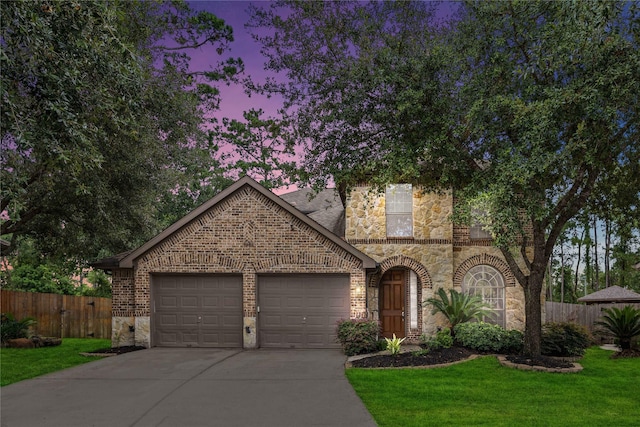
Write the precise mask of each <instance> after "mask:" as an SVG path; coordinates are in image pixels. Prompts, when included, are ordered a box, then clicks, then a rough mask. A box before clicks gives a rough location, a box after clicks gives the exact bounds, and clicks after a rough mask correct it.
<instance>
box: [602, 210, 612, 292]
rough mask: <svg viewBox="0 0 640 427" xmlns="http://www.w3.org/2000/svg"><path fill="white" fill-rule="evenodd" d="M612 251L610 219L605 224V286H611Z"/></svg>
mask: <svg viewBox="0 0 640 427" xmlns="http://www.w3.org/2000/svg"><path fill="white" fill-rule="evenodd" d="M610 250H611V221H610V220H609V219H607V220H605V222H604V286H605V287H606V288H608V287H609V286H611V277H610V273H611V272H610V268H609V257H610V256H611V254H610Z"/></svg>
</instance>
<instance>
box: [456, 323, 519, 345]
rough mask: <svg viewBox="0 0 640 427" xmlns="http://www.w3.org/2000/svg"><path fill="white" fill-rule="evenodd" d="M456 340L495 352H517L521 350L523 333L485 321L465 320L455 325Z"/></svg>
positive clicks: (462, 343)
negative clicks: (465, 321)
mask: <svg viewBox="0 0 640 427" xmlns="http://www.w3.org/2000/svg"><path fill="white" fill-rule="evenodd" d="M455 332H456V341H458V342H459V343H460V344H461V345H462V346H464V347H467V348H470V349H473V350H477V351H491V352H495V353H518V352H520V351H521V350H522V346H523V342H524V335H523V334H522V332H520V331H517V330H509V331H508V330H506V329H504V328H503V327H501V326H498V325H492V324H490V323H485V322H467V323H461V324H459V325H458V326H456V331H455Z"/></svg>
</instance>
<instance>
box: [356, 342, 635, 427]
mask: <svg viewBox="0 0 640 427" xmlns="http://www.w3.org/2000/svg"><path fill="white" fill-rule="evenodd" d="M610 355H611V352H610V351H606V350H602V349H600V348H597V347H592V348H590V349H588V350H587V352H586V353H585V356H584V358H583V359H581V360H580V364H581V365H582V366H583V367H584V370H583V371H582V372H580V373H579V374H554V373H546V372H525V371H520V370H517V369H511V368H505V367H502V366H500V364H499V363H498V361H497V360H496V358H495V357H482V358H479V359H475V360H471V361H468V362H465V363H461V364H457V365H453V366H449V367H445V368H439V369H347V371H346V376H347V378H348V380H349V382H350V383H351V385H352V386H353V388H354V390H355V391H356V393H357V394H358V396H359V397H360V398H361V399H362V401H363V403H364V404H365V406H366V408H367V410H368V411H369V412H370V413H371V415H372V416H373V418H374V420H375V422H376V424H377V425H379V426H403V427H412V426H433V425H439V426H456V425H461V424H464V425H473V426H480V425H487V426H512V425H514V420H517V424H518V425H519V426H522V427H533V426H553V427H562V426H581V425H585V424H588V425H592V426H607V425H611V418H612V417H613V418H615V425H616V426H629V427H631V426H637V424H638V416H637V411H633V410H630V408H637V407H640V395H639V394H638V393H634V392H632V390H635V389H636V388H637V384H638V373H639V372H640V359H639V358H635V359H617V360H612V359H610ZM613 390H620V391H621V392H613ZM425 402H429V404H428V405H426V404H425ZM461 402H464V404H461ZM531 408H540V410H535V411H532V410H531Z"/></svg>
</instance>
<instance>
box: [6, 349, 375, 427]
mask: <svg viewBox="0 0 640 427" xmlns="http://www.w3.org/2000/svg"><path fill="white" fill-rule="evenodd" d="M344 362H345V357H344V355H342V354H341V353H340V352H339V351H338V350H255V351H238V350H220V349H168V348H153V349H150V350H142V351H137V352H133V353H128V354H123V355H120V356H116V357H109V358H105V359H102V360H97V361H94V362H91V363H88V364H85V365H81V366H77V367H74V368H70V369H67V370H64V371H60V372H56V373H53V374H49V375H45V376H42V377H39V378H35V379H32V380H27V381H22V382H19V383H16V384H12V385H10V386H6V387H3V388H2V389H0V398H1V410H2V412H1V413H0V421H1V425H2V427H20V426H25V427H32V426H54V427H57V426H60V427H63V426H64V427H72V426H82V427H87V426H109V427H121V426H136V427H139V426H181V427H182V426H279V427H282V426H352V427H357V426H363V427H364V426H375V422H374V421H373V418H372V417H371V415H370V414H369V413H368V412H367V410H366V409H365V407H364V405H363V404H362V401H361V400H360V399H359V398H358V396H357V395H356V394H355V392H354V391H353V389H352V388H351V385H350V384H349V382H348V381H347V379H346V378H345V376H344Z"/></svg>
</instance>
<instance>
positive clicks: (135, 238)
mask: <svg viewBox="0 0 640 427" xmlns="http://www.w3.org/2000/svg"><path fill="white" fill-rule="evenodd" d="M0 7H1V29H2V36H1V39H2V42H1V43H0V49H1V52H0V61H1V67H2V75H1V83H0V85H1V86H0V93H1V95H0V96H1V97H2V111H1V118H0V126H1V128H0V138H1V150H2V151H1V157H0V160H1V162H2V170H1V171H0V173H1V175H0V180H1V181H2V188H1V196H2V201H1V207H0V212H2V215H3V218H2V229H1V232H0V234H2V235H3V236H5V237H7V238H9V237H10V239H11V242H12V245H15V244H16V243H17V241H18V240H19V239H20V238H21V237H22V236H29V237H32V238H33V239H35V241H36V242H37V244H38V246H39V248H40V249H41V250H43V251H45V252H47V253H52V254H53V253H55V254H62V255H63V256H80V257H82V258H85V259H86V257H91V256H95V255H97V253H98V251H99V250H101V249H102V250H103V251H106V252H107V253H108V252H111V253H112V251H119V250H124V249H129V248H130V247H133V246H135V245H136V244H137V243H138V242H140V239H144V238H145V237H147V236H148V235H149V234H151V233H154V232H155V231H157V226H158V224H157V221H158V215H157V213H156V212H157V205H158V204H159V203H160V202H161V201H162V200H163V199H165V198H166V194H167V192H168V191H169V190H171V189H174V190H175V189H176V188H177V187H179V186H180V185H181V183H183V180H188V178H189V171H192V170H193V168H194V166H195V165H201V166H202V168H204V170H207V167H208V166H207V162H208V160H207V153H208V152H209V148H210V141H208V140H207V138H206V135H205V134H204V133H203V132H202V128H201V125H202V124H203V123H204V121H205V119H206V112H209V111H211V110H212V109H215V108H217V106H218V103H219V92H218V89H217V86H216V85H217V84H219V83H220V82H221V81H224V80H228V79H233V78H234V76H235V75H236V74H237V73H238V72H240V71H241V70H242V63H241V61H239V60H236V59H231V60H227V61H225V62H224V63H216V62H217V60H216V57H217V58H219V56H218V55H219V54H221V53H222V52H223V51H225V50H226V48H227V46H228V43H229V42H230V41H231V40H233V38H232V29H231V27H229V26H228V25H226V24H225V23H224V21H223V20H221V19H219V18H217V17H216V16H215V15H213V14H210V13H207V12H198V13H196V12H194V11H192V10H191V9H190V7H189V6H188V4H186V3H185V2H182V1H172V2H161V1H154V2H150V1H149V2H147V1H120V0H112V1H11V2H9V1H7V2H1V3H0ZM203 47H210V48H212V50H213V51H214V53H213V56H214V57H212V58H211V62H210V63H212V64H214V65H213V66H212V68H211V69H208V70H193V69H191V68H190V55H189V52H190V51H192V50H193V49H198V48H203ZM216 51H217V53H215V52H216Z"/></svg>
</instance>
